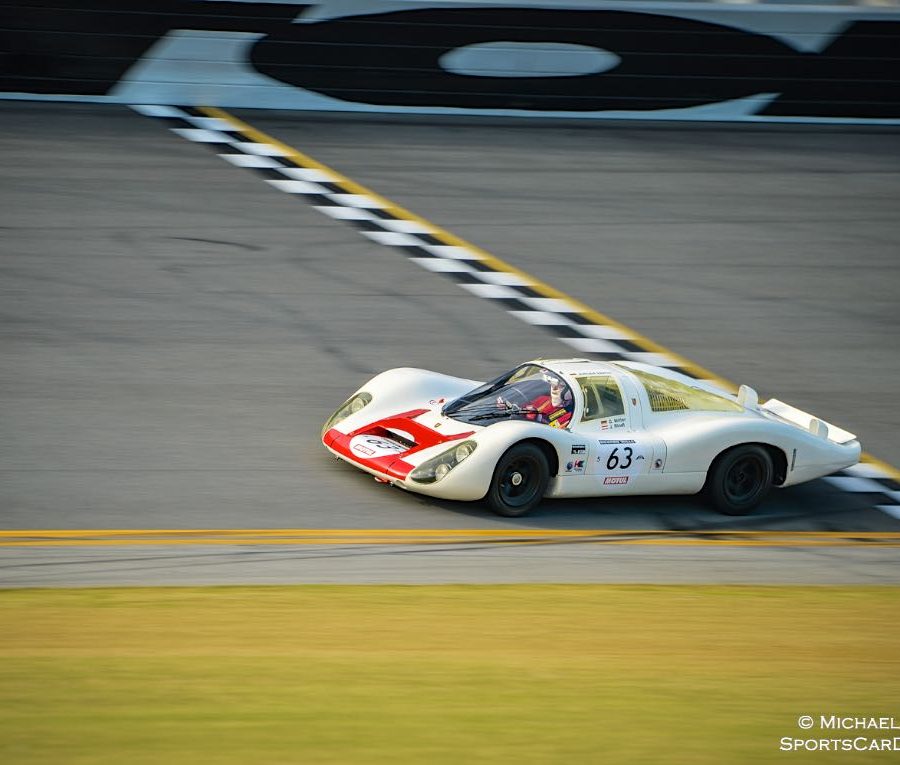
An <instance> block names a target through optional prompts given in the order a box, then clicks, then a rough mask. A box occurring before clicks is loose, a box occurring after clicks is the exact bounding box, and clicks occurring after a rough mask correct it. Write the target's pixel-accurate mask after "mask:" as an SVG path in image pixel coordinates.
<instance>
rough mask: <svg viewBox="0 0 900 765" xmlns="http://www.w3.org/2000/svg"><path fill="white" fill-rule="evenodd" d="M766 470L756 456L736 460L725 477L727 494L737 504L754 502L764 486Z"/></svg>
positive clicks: (746, 456)
mask: <svg viewBox="0 0 900 765" xmlns="http://www.w3.org/2000/svg"><path fill="white" fill-rule="evenodd" d="M765 475H766V468H765V465H763V461H762V460H761V459H760V458H759V457H757V456H755V455H750V454H748V455H745V456H743V457H740V458H739V459H737V460H735V463H734V464H733V465H732V466H731V467H730V468H729V469H728V473H727V474H726V475H725V494H726V495H727V496H728V499H729V500H731V502H734V503H735V504H741V503H742V502H748V501H750V500H752V499H753V498H754V497H755V496H756V495H757V494H758V493H759V490H760V488H761V487H762V485H763V481H764V479H765Z"/></svg>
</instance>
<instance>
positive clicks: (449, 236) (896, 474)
mask: <svg viewBox="0 0 900 765" xmlns="http://www.w3.org/2000/svg"><path fill="white" fill-rule="evenodd" d="M198 109H199V111H201V112H203V113H204V114H206V115H207V116H208V117H214V118H217V119H220V120H223V121H224V122H227V123H228V124H230V125H231V126H232V127H233V128H234V130H235V131H236V132H239V133H242V134H243V135H245V136H247V138H249V139H250V140H252V141H255V142H256V143H264V144H268V145H270V146H273V147H275V148H277V149H278V150H279V151H281V152H283V153H284V155H285V156H286V157H288V158H289V159H292V160H293V161H294V162H297V163H298V164H300V165H302V166H303V167H307V168H311V169H316V170H321V171H323V172H325V173H329V174H331V175H333V176H334V178H335V180H336V181H337V182H339V183H340V184H341V185H342V186H344V187H346V188H347V189H348V190H350V191H352V193H354V194H362V195H365V196H368V197H371V198H372V199H374V200H376V201H378V202H379V203H380V204H381V205H383V206H384V208H385V209H386V210H387V211H388V212H390V213H391V214H392V215H394V216H396V217H398V218H403V219H405V220H408V221H415V222H416V223H420V224H422V225H423V226H426V227H428V228H429V229H431V231H432V234H433V236H435V237H436V238H438V239H440V240H442V241H443V242H445V243H446V244H448V245H453V246H456V247H464V248H466V249H469V250H472V251H473V252H476V253H478V255H479V256H480V258H481V259H482V260H483V261H484V262H485V263H487V264H488V265H489V266H490V267H491V268H493V269H494V270H496V271H505V272H506V273H510V274H515V275H516V276H519V277H520V278H522V279H524V280H526V281H528V282H530V286H531V287H532V288H533V289H534V290H535V291H536V292H539V293H541V294H542V295H544V296H545V297H548V298H554V299H556V300H565V301H566V302H568V303H571V304H572V305H573V306H574V307H575V308H577V309H578V312H579V313H580V314H581V315H582V316H584V317H585V318H586V319H589V320H590V321H592V322H594V323H595V324H599V325H604V326H608V327H614V328H615V329H617V330H619V331H620V332H622V333H623V334H625V335H627V336H628V337H629V339H631V340H632V341H634V342H635V343H637V344H638V345H641V346H643V347H644V348H646V349H647V351H649V352H652V353H661V354H665V355H666V356H669V357H670V358H671V359H673V360H674V361H676V362H677V363H678V364H679V365H680V366H681V367H682V368H684V369H686V370H688V371H689V372H690V373H691V374H692V375H694V376H695V377H698V378H700V379H703V380H710V381H712V382H715V383H716V384H717V385H720V386H721V387H723V388H725V389H727V390H730V391H732V392H736V391H737V389H738V386H737V385H736V384H735V383H733V382H732V381H731V380H728V379H726V378H724V377H722V376H720V375H717V374H716V373H715V372H713V371H711V370H709V369H706V368H705V367H701V366H700V365H699V364H695V363H694V362H693V361H691V360H690V359H686V358H685V357H684V356H681V355H680V354H678V353H675V352H674V351H672V350H670V349H669V348H666V347H665V346H663V345H660V344H659V343H657V342H655V341H654V340H651V339H650V338H649V337H647V336H645V335H642V334H641V333H640V332H638V331H637V330H635V329H632V328H631V327H628V326H626V325H624V324H622V323H620V322H618V321H616V320H615V319H613V318H612V317H610V316H607V315H606V314H603V313H600V312H599V311H596V310H595V309H593V308H591V307H590V306H588V305H586V304H584V303H582V302H581V301H580V300H577V299H576V298H573V297H571V296H570V295H567V294H566V293H564V292H560V291H559V290H558V289H556V288H555V287H552V286H551V285H549V284H546V283H545V282H542V281H541V280H540V279H538V278H537V277H535V276H532V275H531V274H529V273H527V272H525V271H522V270H521V269H519V268H516V267H515V266H513V265H511V264H509V263H507V262H506V261H503V260H501V259H500V258H498V257H496V256H495V255H492V254H491V253H489V252H488V251H487V250H484V249H482V248H481V247H478V246H477V245H475V244H472V243H471V242H467V241H466V240H465V239H462V238H461V237H458V236H456V234H453V233H451V232H450V231H447V230H446V229H443V228H441V227H440V226H438V225H436V224H434V223H432V222H431V221H430V220H426V219H425V218H423V217H421V216H420V215H417V214H416V213H414V212H412V211H411V210H407V209H406V208H404V207H401V206H400V205H398V204H397V203H395V202H393V201H391V200H390V199H387V198H386V197H383V196H381V194H379V193H377V192H375V191H372V189H369V188H367V187H365V186H363V185H362V184H360V183H357V182H356V181H354V180H353V179H352V178H348V177H347V176H345V175H344V174H343V173H340V172H338V171H337V170H335V169H334V168H332V167H329V166H328V165H325V164H323V163H322V162H319V161H318V160H316V159H313V158H312V157H310V156H309V155H308V154H304V153H303V152H301V151H298V150H297V149H295V148H294V147H293V146H289V145H288V144H286V143H284V142H283V141H279V140H278V139H277V138H274V137H273V136H270V135H268V134H267V133H264V132H262V131H261V130H258V129H257V128H255V127H253V126H252V125H249V124H248V123H246V122H244V121H243V120H240V119H238V118H237V117H235V116H233V115H231V114H229V113H228V112H226V111H225V110H223V109H219V108H216V107H213V106H203V107H198ZM862 461H863V462H866V463H868V464H870V465H872V466H873V467H876V468H878V469H879V470H881V471H882V472H884V473H885V474H886V476H887V477H890V478H893V479H894V480H897V481H900V470H898V469H897V468H895V467H894V466H893V465H890V464H888V463H886V462H884V461H882V460H880V459H878V458H877V457H873V456H872V455H871V454H868V453H865V452H864V453H863V454H862Z"/></svg>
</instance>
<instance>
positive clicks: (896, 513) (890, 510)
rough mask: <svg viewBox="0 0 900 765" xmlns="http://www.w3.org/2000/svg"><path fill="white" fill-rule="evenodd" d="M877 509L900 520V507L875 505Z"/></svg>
mask: <svg viewBox="0 0 900 765" xmlns="http://www.w3.org/2000/svg"><path fill="white" fill-rule="evenodd" d="M875 508H876V509H878V510H881V512H882V513H887V514H888V515H890V516H893V517H894V518H896V519H897V520H900V505H875Z"/></svg>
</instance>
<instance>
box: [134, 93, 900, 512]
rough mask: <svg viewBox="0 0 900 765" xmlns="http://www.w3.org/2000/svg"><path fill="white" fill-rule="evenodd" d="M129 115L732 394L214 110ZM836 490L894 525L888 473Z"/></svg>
mask: <svg viewBox="0 0 900 765" xmlns="http://www.w3.org/2000/svg"><path fill="white" fill-rule="evenodd" d="M132 108H133V109H134V110H135V111H137V112H139V113H140V114H143V115H145V116H147V117H153V118H155V119H158V120H160V121H162V122H163V123H165V124H166V125H167V126H168V127H169V128H170V129H171V130H172V131H173V132H175V133H177V134H178V135H180V136H181V137H182V138H185V139H187V140H189V141H193V142H194V143H199V144H204V145H206V146H207V147H209V148H210V149H212V150H213V151H214V152H215V153H216V154H218V155H219V156H220V157H221V158H222V159H224V160H225V161H226V162H229V163H230V164H232V165H235V166H236V167H241V168H246V169H248V170H251V171H253V172H255V173H257V174H258V175H259V176H261V177H262V178H263V179H264V180H265V182H266V183H268V184H270V185H271V186H273V187H274V188H276V189H278V190H279V191H282V192H284V193H286V194H292V195H295V196H297V197H300V198H302V199H303V201H305V202H306V203H308V204H310V205H312V206H313V207H314V208H315V209H316V210H318V211H319V212H321V213H323V214H324V215H327V216H328V217H330V218H332V219H334V220H337V221H342V222H344V223H346V224H348V225H351V226H353V227H354V228H356V229H357V230H358V231H359V232H360V234H361V235H362V236H364V237H366V238H367V239H369V240H371V241H373V242H375V243H377V244H379V245H383V246H386V247H391V248H394V249H395V250H396V251H399V252H400V253H402V254H403V255H404V256H405V257H406V258H407V259H408V260H410V261H411V262H413V263H415V264H416V265H418V266H421V267H422V268H424V269H426V270H428V271H431V272H433V273H436V274H439V275H441V276H443V277H446V278H449V279H452V280H453V281H455V282H456V283H457V284H459V286H460V287H461V288H462V289H464V290H466V291H468V292H470V293H471V294H473V295H475V296H476V297H479V298H482V299H484V300H488V301H491V302H492V303H494V304H495V305H496V306H498V307H499V308H501V309H503V310H505V311H507V312H508V313H510V314H511V315H513V316H514V317H516V318H517V319H519V320H521V321H523V322H525V323H527V324H529V325H532V326H535V327H538V328H540V329H541V330H543V331H545V332H549V333H550V334H551V335H553V336H554V337H556V338H557V339H559V340H560V341H561V342H563V343H565V344H566V345H567V346H568V347H569V348H571V349H572V350H574V351H575V352H577V353H578V354H579V355H584V356H588V357H590V358H594V359H600V360H606V361H640V362H644V363H647V364H654V365H656V366H661V367H667V368H669V369H672V370H674V371H677V372H681V373H682V374H685V375H688V376H689V377H692V378H694V379H697V380H703V381H704V382H709V383H712V384H714V385H717V386H719V387H722V388H725V389H730V390H734V385H733V384H732V383H730V382H728V381H727V380H723V379H722V378H720V377H718V376H716V375H715V374H713V373H711V372H709V371H708V370H705V369H703V368H701V367H699V366H697V365H695V364H693V363H692V362H690V361H688V360H687V359H684V358H681V357H680V356H678V355H677V354H675V353H672V352H671V351H668V350H667V349H665V348H662V347H660V346H659V345H657V344H655V343H653V342H652V341H651V340H649V339H647V338H644V337H642V336H640V335H639V334H638V333H636V332H633V331H631V330H629V329H628V328H627V327H624V326H622V325H621V324H618V323H617V322H615V321H614V320H612V319H609V318H608V317H606V316H603V315H602V314H599V313H597V312H596V311H594V310H592V309H590V308H588V307H587V306H584V305H582V304H580V303H578V302H577V301H575V300H573V299H572V298H569V297H568V296H566V295H563V294H561V293H559V292H558V291H556V290H555V289H553V288H552V287H549V286H548V285H545V284H543V283H541V282H540V281H539V280H537V279H535V278H533V277H531V276H529V275H528V274H526V273H523V272H522V271H519V270H518V269H516V268H514V267H512V266H510V265H508V264H506V263H504V262H503V261H500V260H498V259H497V258H495V257H494V256H492V255H490V254H489V253H487V252H485V251H483V250H481V249H479V248H478V247H475V246H473V245H470V244H468V243H467V242H464V241H462V240H460V239H459V238H458V237H455V236H454V235H452V234H450V233H448V232H446V231H444V230H442V229H441V228H439V227H437V226H434V225H432V224H430V223H429V222H428V221H426V220H424V219H422V218H419V217H418V216H416V215H415V214H414V213H410V212H409V211H406V210H403V209H402V208H399V207H398V206H396V205H394V204H393V203H391V202H390V201H388V200H386V199H384V198H382V197H380V196H379V195H378V194H376V193H374V192H371V191H369V190H368V189H364V188H362V187H360V186H359V185H358V184H356V183H355V182H353V181H351V180H350V179H348V178H345V177H344V176H342V175H341V174H340V173H338V172H336V171H334V170H332V169H331V168H328V167H325V166H324V165H322V164H321V163H319V162H316V161H315V160H314V159H312V158H310V157H306V156H305V155H303V154H302V153H300V152H298V151H296V150H295V149H292V148H291V147H289V146H286V145H284V144H281V143H280V142H278V141H276V140H274V139H270V138H269V137H268V136H264V135H263V134H261V133H259V132H258V131H256V130H254V129H252V128H250V127H249V126H246V125H243V123H241V122H240V121H239V120H236V119H234V118H231V117H230V116H229V115H227V114H225V113H224V112H221V111H219V110H216V109H208V108H197V107H178V106H167V105H135V106H133V107H132ZM823 480H825V481H828V482H829V483H830V484H832V485H833V486H835V487H836V488H838V489H839V490H841V491H844V492H849V493H852V494H858V495H866V501H867V502H871V506H872V507H875V508H877V509H879V510H881V511H883V512H885V513H887V514H889V515H891V516H893V517H894V518H897V519H900V480H898V476H897V473H896V471H894V470H892V469H891V468H890V466H888V465H884V464H883V463H880V462H879V461H878V460H875V459H874V458H871V457H869V456H868V455H865V456H864V458H863V462H861V463H860V464H859V465H856V466H854V467H852V468H848V469H847V470H842V471H840V472H838V473H835V474H834V475H831V476H828V477H827V478H825V479H823Z"/></svg>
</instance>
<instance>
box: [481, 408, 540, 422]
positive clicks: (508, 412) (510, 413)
mask: <svg viewBox="0 0 900 765" xmlns="http://www.w3.org/2000/svg"><path fill="white" fill-rule="evenodd" d="M517 414H540V415H543V412H540V411H538V410H537V409H504V410H503V411H500V412H485V413H484V414H476V415H475V416H474V417H469V421H470V422H475V420H496V419H497V418H498V417H514V416H515V415H517Z"/></svg>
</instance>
